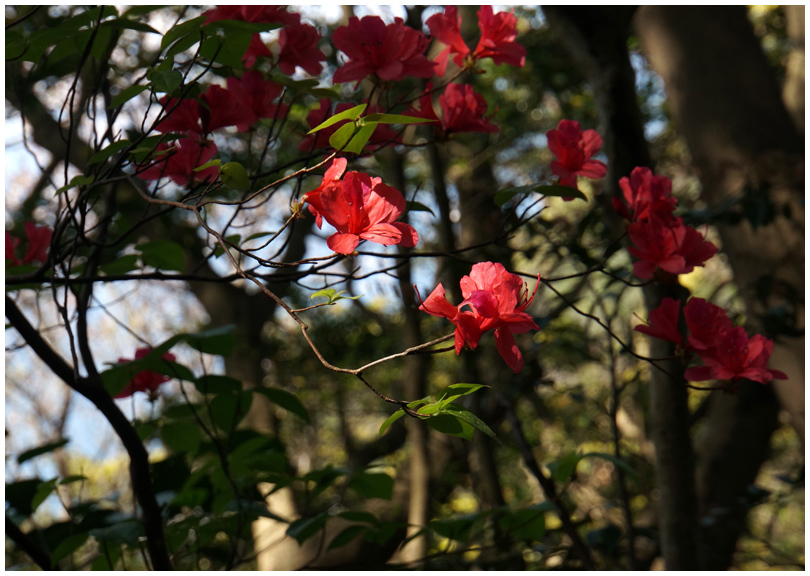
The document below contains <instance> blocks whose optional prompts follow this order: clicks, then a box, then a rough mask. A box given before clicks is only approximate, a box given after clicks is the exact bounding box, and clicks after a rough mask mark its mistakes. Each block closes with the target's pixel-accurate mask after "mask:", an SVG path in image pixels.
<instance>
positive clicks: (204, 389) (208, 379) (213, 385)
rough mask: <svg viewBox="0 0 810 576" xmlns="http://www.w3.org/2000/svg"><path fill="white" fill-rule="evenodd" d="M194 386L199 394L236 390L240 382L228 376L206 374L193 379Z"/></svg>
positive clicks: (239, 386) (240, 387)
mask: <svg viewBox="0 0 810 576" xmlns="http://www.w3.org/2000/svg"><path fill="white" fill-rule="evenodd" d="M194 386H196V387H197V390H198V391H199V392H200V393H201V394H222V393H223V392H238V391H240V390H241V389H242V383H241V382H240V381H239V380H237V379H236V378H231V377H230V376H219V375H217V374H206V375H205V376H201V377H199V378H197V379H196V380H194Z"/></svg>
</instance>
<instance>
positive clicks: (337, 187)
mask: <svg viewBox="0 0 810 576" xmlns="http://www.w3.org/2000/svg"><path fill="white" fill-rule="evenodd" d="M346 163H347V162H346V159H345V158H337V159H335V160H334V161H333V162H332V164H331V166H330V168H329V169H328V170H327V171H326V174H325V175H324V178H323V182H322V183H321V186H319V187H318V188H317V189H315V190H313V191H312V192H308V193H307V194H306V195H304V200H305V201H306V202H307V203H308V204H309V207H310V211H311V212H312V213H313V214H314V215H315V219H316V220H315V222H316V224H317V225H318V227H320V225H321V224H322V221H323V220H326V221H327V222H329V224H331V225H332V226H334V227H335V228H336V229H337V233H336V234H333V235H331V236H330V237H329V238H327V240H326V245H327V246H329V248H330V249H331V250H334V251H335V252H337V253H338V254H351V253H352V252H354V249H355V248H356V247H357V245H358V244H359V243H360V241H361V240H370V241H371V242H376V243H377V244H383V245H385V246H390V245H393V244H399V245H400V246H404V247H406V248H412V247H414V246H416V242H417V241H418V240H419V236H418V235H417V233H416V230H414V229H413V227H412V226H411V225H410V224H405V223H404V222H397V221H396V220H397V219H398V218H399V217H400V216H402V213H403V212H404V211H405V198H404V197H403V196H402V193H401V192H400V191H399V190H396V189H395V188H392V187H391V186H388V185H386V184H383V183H382V179H380V178H372V177H371V176H369V175H368V174H364V173H362V172H348V173H346V174H344V171H345V170H346ZM341 175H343V180H342V181H341V180H340V177H341Z"/></svg>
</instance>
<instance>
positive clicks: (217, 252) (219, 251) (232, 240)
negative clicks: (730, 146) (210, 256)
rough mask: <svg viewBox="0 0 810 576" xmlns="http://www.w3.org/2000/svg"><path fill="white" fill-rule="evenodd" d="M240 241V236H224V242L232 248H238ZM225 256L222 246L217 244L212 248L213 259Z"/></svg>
mask: <svg viewBox="0 0 810 576" xmlns="http://www.w3.org/2000/svg"><path fill="white" fill-rule="evenodd" d="M241 241H242V236H241V235H239V234H233V235H232V236H225V242H227V243H228V244H229V245H232V246H239V243H240V242H241ZM223 254H225V250H224V249H223V248H222V244H220V243H219V242H217V243H216V245H215V246H214V258H219V257H220V256H222V255H223Z"/></svg>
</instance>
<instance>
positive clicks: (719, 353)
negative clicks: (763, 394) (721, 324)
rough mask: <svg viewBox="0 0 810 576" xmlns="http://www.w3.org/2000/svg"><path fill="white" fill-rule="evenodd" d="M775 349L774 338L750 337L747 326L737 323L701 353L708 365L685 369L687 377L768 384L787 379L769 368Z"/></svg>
mask: <svg viewBox="0 0 810 576" xmlns="http://www.w3.org/2000/svg"><path fill="white" fill-rule="evenodd" d="M772 352H773V340H769V339H767V338H765V337H764V336H762V335H761V334H755V335H754V336H752V337H751V338H750V339H749V337H748V334H746V332H745V328H743V327H742V326H737V327H736V328H731V329H729V330H726V331H724V332H723V333H722V334H721V335H720V337H719V339H718V340H717V343H716V346H715V347H713V348H711V350H710V351H704V352H703V353H702V354H701V355H700V357H701V359H702V360H703V362H705V363H706V365H705V366H693V367H692V368H689V369H688V370H686V372H685V374H684V376H685V377H686V379H687V380H689V381H691V382H702V381H704V380H731V381H737V380H739V379H741V378H747V379H748V380H753V381H755V382H760V383H762V384H767V383H768V382H770V381H771V380H773V379H777V380H787V374H785V373H784V372H782V371H780V370H772V369H769V368H768V360H770V358H771V353H772Z"/></svg>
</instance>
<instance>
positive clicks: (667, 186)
mask: <svg viewBox="0 0 810 576" xmlns="http://www.w3.org/2000/svg"><path fill="white" fill-rule="evenodd" d="M619 186H620V187H621V189H622V192H623V193H624V199H625V201H626V202H627V207H629V211H628V209H627V207H625V206H624V204H622V202H621V200H619V199H618V198H613V207H614V208H615V209H616V212H618V213H619V214H621V215H622V216H624V217H625V218H626V219H627V220H631V221H636V220H648V219H649V218H650V217H652V216H656V217H659V218H663V219H669V217H670V216H671V214H672V212H673V211H674V210H675V205H676V204H677V203H678V201H677V200H676V199H675V198H673V197H672V182H671V181H670V180H669V178H667V177H666V176H658V175H656V174H653V172H652V170H650V169H649V168H634V169H633V171H632V172H631V173H630V178H627V177H626V176H625V177H624V178H622V179H621V180H619Z"/></svg>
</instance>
